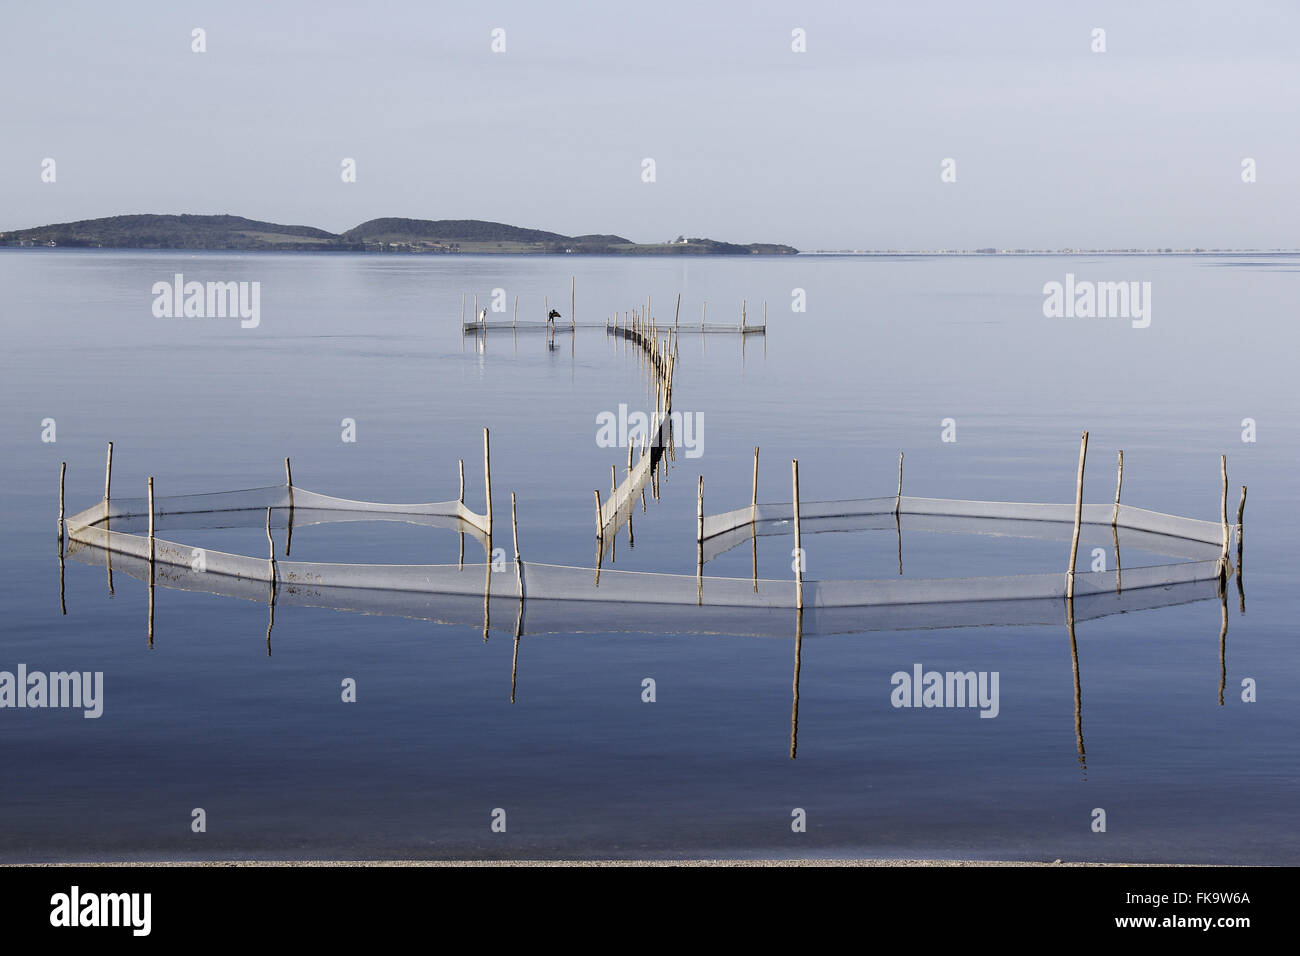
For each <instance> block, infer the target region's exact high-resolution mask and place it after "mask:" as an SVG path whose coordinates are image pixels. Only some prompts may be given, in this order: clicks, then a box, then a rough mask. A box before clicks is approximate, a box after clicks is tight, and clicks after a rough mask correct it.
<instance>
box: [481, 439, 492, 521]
mask: <svg viewBox="0 0 1300 956" xmlns="http://www.w3.org/2000/svg"><path fill="white" fill-rule="evenodd" d="M490 449H491V446H490V444H489V440H488V430H487V426H486V425H485V426H483V486H484V487H483V491H484V495H485V496H486V498H487V535H488V539H489V540H490V539H491V538H492V455H491V450H490Z"/></svg>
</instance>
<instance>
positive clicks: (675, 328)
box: [673, 292, 682, 332]
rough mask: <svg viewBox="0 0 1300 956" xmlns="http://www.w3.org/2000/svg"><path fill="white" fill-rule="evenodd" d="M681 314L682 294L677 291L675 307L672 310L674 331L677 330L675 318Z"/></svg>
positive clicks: (678, 317)
mask: <svg viewBox="0 0 1300 956" xmlns="http://www.w3.org/2000/svg"><path fill="white" fill-rule="evenodd" d="M681 315H682V294H681V293H680V292H678V293H677V308H676V309H674V310H673V331H674V332H676V331H677V320H678V319H680V318H681Z"/></svg>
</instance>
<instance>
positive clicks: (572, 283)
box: [569, 276, 578, 332]
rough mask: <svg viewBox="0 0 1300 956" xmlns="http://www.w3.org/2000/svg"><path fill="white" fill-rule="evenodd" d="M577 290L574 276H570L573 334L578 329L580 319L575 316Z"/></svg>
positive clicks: (570, 307)
mask: <svg viewBox="0 0 1300 956" xmlns="http://www.w3.org/2000/svg"><path fill="white" fill-rule="evenodd" d="M575 289H576V284H575V279H574V277H573V276H569V331H571V332H572V331H573V330H575V329H577V327H578V317H577V315H575V314H574V309H575V308H576V306H577V304H578V300H577V292H576V291H575Z"/></svg>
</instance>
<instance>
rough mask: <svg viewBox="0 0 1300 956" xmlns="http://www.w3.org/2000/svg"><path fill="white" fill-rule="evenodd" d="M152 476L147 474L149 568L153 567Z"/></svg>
mask: <svg viewBox="0 0 1300 956" xmlns="http://www.w3.org/2000/svg"><path fill="white" fill-rule="evenodd" d="M153 558H154V545H153V476H152V475H150V476H149V568H150V570H151V571H152V569H153Z"/></svg>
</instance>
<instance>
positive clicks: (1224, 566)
mask: <svg viewBox="0 0 1300 956" xmlns="http://www.w3.org/2000/svg"><path fill="white" fill-rule="evenodd" d="M1219 471H1220V472H1221V473H1222V475H1223V495H1222V498H1221V499H1220V506H1219V519H1220V521H1222V522H1223V553H1222V554H1221V555H1220V556H1219V560H1220V562H1221V566H1220V568H1219V571H1220V573H1222V574H1227V573H1228V456H1227V455H1220V456H1219Z"/></svg>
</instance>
